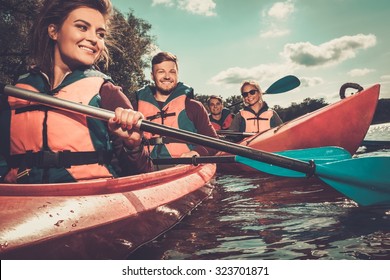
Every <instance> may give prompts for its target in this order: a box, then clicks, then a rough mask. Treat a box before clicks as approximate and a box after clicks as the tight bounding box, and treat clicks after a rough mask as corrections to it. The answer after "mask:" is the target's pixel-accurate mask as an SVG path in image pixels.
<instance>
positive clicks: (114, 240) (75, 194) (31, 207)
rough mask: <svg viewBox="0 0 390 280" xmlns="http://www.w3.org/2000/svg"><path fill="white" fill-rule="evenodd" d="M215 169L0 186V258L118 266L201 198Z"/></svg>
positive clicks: (201, 167) (184, 167)
mask: <svg viewBox="0 0 390 280" xmlns="http://www.w3.org/2000/svg"><path fill="white" fill-rule="evenodd" d="M215 171H216V166H215V164H204V165H199V166H189V165H181V166H176V167H172V168H169V169H165V170H161V171H157V172H152V173H147V174H140V175H135V176H130V177H123V178H116V179H108V180H106V179H105V180H94V181H83V182H77V183H64V184H46V185H42V184H36V185H22V184H0V257H1V259H123V258H126V256H128V255H129V254H130V253H131V252H133V251H134V250H136V249H137V248H138V247H140V246H141V245H143V244H145V243H147V242H149V241H151V240H153V239H155V238H156V237H158V236H159V235H161V234H162V233H164V232H166V231H167V230H168V229H170V228H171V227H172V226H174V225H175V224H176V223H178V222H179V221H180V220H181V219H183V217H184V216H185V215H186V214H188V213H189V212H190V211H191V210H193V209H194V208H195V207H196V206H197V205H199V203H201V202H202V201H203V200H204V199H206V198H207V197H208V196H209V195H210V194H211V191H212V185H211V184H210V180H211V179H212V177H213V176H214V174H215Z"/></svg>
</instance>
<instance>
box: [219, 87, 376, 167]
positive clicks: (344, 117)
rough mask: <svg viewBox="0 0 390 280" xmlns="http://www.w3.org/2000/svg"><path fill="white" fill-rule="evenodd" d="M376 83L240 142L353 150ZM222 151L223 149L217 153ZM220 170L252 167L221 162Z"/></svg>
mask: <svg viewBox="0 0 390 280" xmlns="http://www.w3.org/2000/svg"><path fill="white" fill-rule="evenodd" d="M379 90H380V85H379V84H377V85H374V86H372V87H370V88H367V89H365V90H362V91H360V92H358V93H355V94H354V95H351V96H349V97H346V98H344V99H341V100H340V101H338V102H336V103H334V104H330V105H328V106H325V107H323V108H321V109H318V110H316V111H313V112H311V113H308V114H306V115H303V116H301V117H299V118H296V119H294V120H291V121H289V122H286V123H283V124H282V125H280V126H278V127H274V128H271V129H269V130H267V131H265V132H263V133H260V134H257V135H254V136H251V137H248V138H246V139H244V140H243V141H241V142H240V144H241V145H245V146H248V147H251V148H254V149H257V150H262V151H266V152H280V151H286V150H295V149H306V148H317V147H324V146H338V147H342V148H344V149H346V150H347V151H349V152H350V153H351V154H354V153H355V152H356V151H357V149H358V148H359V146H360V144H361V143H362V141H363V139H364V137H365V135H366V133H367V131H368V129H369V127H370V125H371V122H372V119H373V117H374V113H375V109H376V105H377V102H378V98H379ZM219 154H220V155H225V154H226V153H219ZM218 168H219V169H221V170H224V171H253V170H254V169H252V168H250V167H248V166H246V165H240V164H221V165H218Z"/></svg>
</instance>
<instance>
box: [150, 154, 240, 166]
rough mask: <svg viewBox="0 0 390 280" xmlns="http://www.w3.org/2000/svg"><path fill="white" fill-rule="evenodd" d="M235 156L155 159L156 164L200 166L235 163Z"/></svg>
mask: <svg viewBox="0 0 390 280" xmlns="http://www.w3.org/2000/svg"><path fill="white" fill-rule="evenodd" d="M235 162H236V157H235V156H202V157H197V156H193V157H179V158H155V159H153V163H154V164H161V165H165V164H192V165H198V164H201V163H235Z"/></svg>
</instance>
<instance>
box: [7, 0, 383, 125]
mask: <svg viewBox="0 0 390 280" xmlns="http://www.w3.org/2000/svg"><path fill="white" fill-rule="evenodd" d="M42 2H43V1H42V0H0V34H1V40H0V82H2V83H4V84H14V83H15V81H16V79H17V77H18V76H19V75H20V74H23V73H25V72H26V70H27V66H28V54H29V50H28V35H29V32H30V28H31V25H32V22H33V20H34V18H35V17H36V15H37V12H38V8H39V7H40V6H41V5H42ZM112 25H113V27H114V28H113V30H115V32H114V33H112V34H111V35H110V36H111V37H112V38H114V39H115V40H114V41H115V44H114V45H109V46H108V48H109V51H110V55H111V58H112V61H111V63H110V66H109V68H108V70H107V71H105V72H106V73H107V74H108V75H110V76H111V77H112V78H113V79H114V81H115V82H116V83H117V84H119V85H121V86H122V88H123V91H124V93H125V94H126V96H127V97H128V98H129V99H130V100H131V101H132V102H134V99H135V92H136V91H137V90H138V89H139V88H141V87H143V86H145V85H147V84H149V83H150V81H149V80H146V78H145V75H144V69H145V68H148V67H149V64H150V59H151V53H152V51H153V48H154V46H155V41H156V38H155V37H153V36H152V35H151V34H150V30H151V28H152V26H151V24H149V23H148V22H147V21H145V20H143V19H141V18H137V17H136V16H135V15H134V13H133V11H132V10H131V9H130V10H129V11H128V13H127V14H126V15H123V14H122V13H121V12H120V11H118V10H115V11H114V17H113V20H112ZM208 97H209V96H208V95H195V98H196V99H198V100H199V101H201V102H202V103H203V104H204V105H205V106H206V108H207V102H206V101H207V98H208ZM239 101H241V96H239V95H236V96H231V97H229V98H227V99H226V100H225V103H226V104H235V103H237V102H239ZM326 105H328V104H327V103H326V102H325V100H324V99H322V98H320V99H312V98H306V99H304V100H303V101H302V103H300V104H297V103H292V104H291V105H290V106H289V107H287V108H283V107H280V106H275V107H274V108H273V109H274V110H275V111H276V112H278V114H279V115H280V117H281V118H282V119H283V121H285V122H286V121H289V120H292V119H294V118H296V117H299V116H301V115H304V114H306V113H309V112H312V111H314V110H317V109H319V108H321V107H324V106H326ZM240 106H241V105H235V106H233V107H231V108H229V109H230V110H231V111H232V112H233V113H237V112H238V111H239V110H240V108H241V107H240ZM389 121H390V99H381V100H379V102H378V106H377V110H376V113H375V116H374V120H373V123H381V122H389Z"/></svg>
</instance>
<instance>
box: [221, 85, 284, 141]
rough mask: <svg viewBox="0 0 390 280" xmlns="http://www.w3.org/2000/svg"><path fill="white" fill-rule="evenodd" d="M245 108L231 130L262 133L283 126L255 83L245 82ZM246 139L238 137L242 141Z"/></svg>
mask: <svg viewBox="0 0 390 280" xmlns="http://www.w3.org/2000/svg"><path fill="white" fill-rule="evenodd" d="M241 96H242V98H243V101H244V104H245V106H244V108H243V109H241V110H240V111H239V112H238V113H237V115H236V116H235V117H234V120H233V122H232V124H231V126H230V128H229V129H230V130H233V131H239V132H251V133H261V132H263V131H266V130H268V129H270V128H271V127H275V126H278V125H280V124H282V123H283V122H282V120H281V118H280V117H279V115H278V113H276V112H275V111H274V110H272V109H270V108H269V107H268V105H267V103H266V102H265V101H264V100H263V92H262V91H261V88H260V86H259V84H258V83H257V82H255V81H244V82H243V83H242V85H241ZM243 138H244V137H237V138H236V139H235V140H236V141H240V140H242V139H243Z"/></svg>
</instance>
